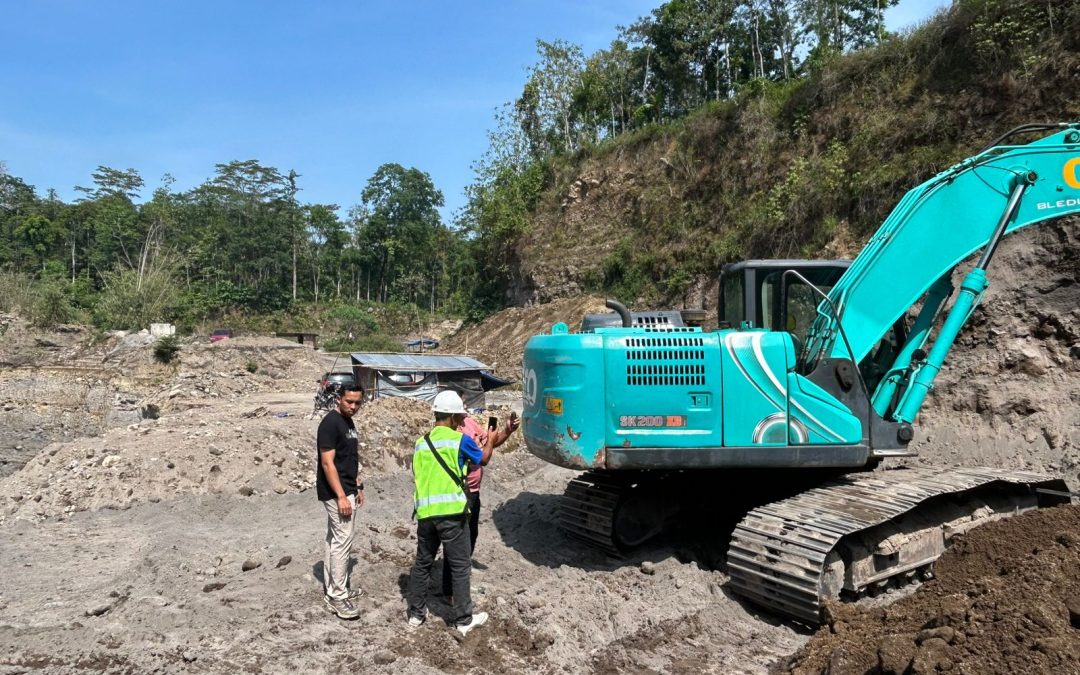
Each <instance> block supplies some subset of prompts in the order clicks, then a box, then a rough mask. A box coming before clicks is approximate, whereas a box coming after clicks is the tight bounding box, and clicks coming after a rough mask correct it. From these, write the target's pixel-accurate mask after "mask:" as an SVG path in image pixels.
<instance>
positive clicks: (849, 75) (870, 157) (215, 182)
mask: <svg viewBox="0 0 1080 675" xmlns="http://www.w3.org/2000/svg"><path fill="white" fill-rule="evenodd" d="M893 4H895V0H876V1H873V2H871V1H868V0H693V1H692V0H671V1H669V2H667V3H663V4H661V5H659V6H658V7H657V9H655V10H654V11H653V12H652V13H651V14H650V15H649V16H646V17H642V18H641V19H639V20H638V21H637V22H635V23H634V24H633V25H631V26H628V27H625V28H618V29H617V28H615V27H612V32H613V34H615V35H617V37H616V38H615V39H614V40H613V41H612V42H611V44H610V46H609V47H608V48H606V49H602V50H599V51H597V52H596V53H594V54H590V55H586V54H584V53H583V51H582V50H581V48H580V47H578V46H576V45H573V44H570V43H568V42H565V41H560V40H555V41H553V42H544V41H539V42H538V43H537V46H538V57H537V62H536V63H535V64H534V65H533V66H532V67H531V68H530V69H529V70H528V72H527V76H526V78H525V82H524V83H523V85H522V90H521V94H520V96H518V97H517V98H516V99H515V100H513V101H511V102H509V103H508V104H507V105H506V106H505V107H503V108H502V109H501V110H500V112H499V114H498V117H497V126H496V128H495V129H493V130H492V132H491V134H490V141H491V143H490V147H489V150H488V151H487V153H486V154H485V155H484V156H483V157H481V158H479V159H478V161H477V163H476V165H475V167H474V168H475V172H476V174H475V180H474V183H473V185H472V186H471V187H470V188H469V191H468V197H469V202H468V204H467V206H466V207H465V208H464V209H463V210H462V211H461V212H460V213H457V214H454V217H453V220H452V222H445V221H444V220H443V219H442V217H441V216H440V213H439V208H440V207H441V206H442V204H443V194H442V192H441V191H440V189H439V188H438V187H437V186H436V185H434V184H433V182H432V180H431V178H430V176H429V175H428V174H426V173H425V172H424V171H423V170H422V169H421V168H415V167H405V166H402V165H400V164H394V163H389V164H384V165H383V166H381V167H380V168H379V169H378V170H377V171H376V172H375V174H374V175H372V176H371V177H370V179H369V180H368V181H367V183H366V185H364V186H358V190H357V192H358V195H359V203H358V204H356V205H354V206H350V205H336V204H311V203H305V202H304V201H303V194H304V193H303V187H304V184H303V176H300V175H298V174H297V173H296V172H295V171H292V170H286V169H280V168H276V167H271V166H266V165H264V164H261V163H260V162H258V161H257V160H232V161H226V162H224V163H222V164H219V165H217V166H216V167H215V169H214V172H213V175H212V176H211V177H210V178H209V179H207V180H206V181H205V182H204V183H203V184H201V185H199V186H197V187H195V188H193V189H190V190H177V189H174V184H173V181H172V180H171V178H169V177H168V176H166V177H165V178H164V179H163V180H162V181H161V182H160V183H159V184H156V185H154V184H148V183H147V180H146V179H145V178H144V177H143V176H141V175H140V174H139V172H138V171H137V170H136V169H117V168H112V167H107V166H101V167H99V168H98V170H97V171H95V172H93V174H92V175H91V176H88V180H87V186H86V187H80V188H78V191H79V194H80V195H81V196H80V197H79V198H78V199H76V200H74V201H72V202H64V201H62V200H60V199H58V198H57V196H56V194H55V192H53V191H46V192H44V194H42V193H41V192H40V191H39V190H37V189H36V188H35V187H34V186H32V185H28V184H27V183H26V182H24V181H23V180H22V179H21V178H19V177H18V176H16V175H12V174H10V173H6V172H4V171H3V164H2V163H0V310H5V309H11V308H13V307H17V308H20V309H21V310H22V311H24V312H26V313H28V314H32V315H33V318H34V319H35V321H37V322H38V323H39V324H42V325H47V324H55V323H60V322H65V321H73V320H84V321H93V322H94V323H95V324H97V325H98V326H99V327H101V328H135V327H144V326H146V325H147V324H148V323H149V322H150V321H155V320H172V321H175V322H177V323H179V324H181V326H182V327H185V328H193V327H195V326H197V325H199V324H200V323H201V322H205V321H208V320H213V319H215V318H216V317H220V316H222V315H226V314H228V315H230V316H234V317H235V316H238V315H247V316H251V315H263V316H265V315H267V314H268V313H276V314H277V315H281V316H289V315H293V316H295V315H297V314H300V315H304V316H307V317H309V318H310V320H312V321H321V320H328V319H332V320H333V321H335V322H336V324H337V327H338V328H339V329H341V328H344V327H345V325H346V324H348V327H349V329H348V330H347V331H345V332H348V333H354V332H357V333H361V334H376V333H378V332H379V331H380V330H382V329H385V328H386V327H385V326H379V325H378V323H377V321H376V319H375V318H373V317H377V316H383V315H384V314H380V312H383V313H384V312H385V308H386V307H387V305H390V306H392V307H393V308H396V309H394V310H393V312H391V314H393V313H394V312H396V313H397V314H398V315H402V316H409V315H412V316H416V315H417V314H418V313H419V312H420V311H424V312H434V313H447V314H457V315H462V316H467V317H469V316H472V317H475V316H479V315H483V314H485V313H488V312H491V311H494V310H496V309H498V308H500V307H503V306H506V305H508V304H510V305H514V304H517V305H520V304H527V303H531V302H536V301H545V300H549V299H553V298H557V297H563V296H568V295H574V294H578V293H581V292H583V291H603V292H610V293H615V294H617V295H619V296H620V297H623V298H624V299H627V300H629V301H631V302H634V303H635V304H639V305H640V304H657V303H661V302H679V301H680V300H681V301H683V302H685V303H688V304H701V301H700V298H701V295H702V289H703V288H704V287H705V286H706V285H707V284H708V283H709V280H710V279H712V278H714V277H715V275H716V273H717V272H718V270H719V268H720V266H721V265H722V264H724V263H726V262H729V261H732V260H736V259H739V258H743V257H747V256H760V257H774V256H793V257H803V256H816V255H835V254H837V253H850V252H851V251H852V250H853V247H854V246H855V245H856V244H857V243H858V242H860V241H862V240H863V239H864V238H865V237H866V236H867V234H868V233H869V232H871V231H872V230H873V229H874V228H875V227H876V225H877V224H878V223H879V222H880V221H881V219H882V218H883V217H884V216H885V214H886V213H887V212H888V210H889V209H890V208H891V206H892V205H893V204H895V202H896V201H897V200H898V199H899V197H900V196H901V195H902V193H903V192H904V191H905V190H906V189H907V188H909V187H912V186H914V185H915V184H917V183H919V182H920V181H921V180H923V179H925V178H926V177H928V176H930V175H932V174H933V173H935V172H937V171H939V170H941V169H943V168H945V167H946V166H948V165H949V164H951V163H952V162H954V161H956V160H958V159H960V158H962V157H964V156H966V155H967V154H969V153H970V152H972V151H973V150H976V149H978V148H979V147H981V145H982V144H984V143H985V142H987V141H989V140H990V139H992V138H994V137H996V136H997V135H999V134H1000V133H1002V132H1003V131H1005V130H1007V129H1008V128H1009V127H1011V126H1013V125H1015V124H1019V123H1023V122H1028V121H1059V120H1066V119H1080V102H1078V101H1080V99H1077V97H1076V95H1075V91H1074V90H1075V85H1076V82H1077V81H1078V76H1080V54H1078V45H1080V38H1078V35H1080V0H1055V1H1047V2H1023V1H1021V0H956V2H955V3H954V5H953V7H952V8H951V10H949V11H948V12H947V13H945V14H942V15H940V16H938V17H936V18H934V19H933V20H931V21H930V22H928V23H927V24H925V25H923V26H922V27H920V28H918V29H917V30H915V31H914V32H912V33H911V34H909V35H892V34H889V33H887V32H886V31H885V30H884V27H883V21H882V16H883V14H882V12H883V11H884V9H885V8H886V7H888V6H891V5H893ZM0 159H2V156H0ZM376 304H377V306H378V312H367V311H360V310H366V309H374V308H375V305H376ZM323 310H326V311H323ZM305 313H306V314H305ZM281 321H286V319H281Z"/></svg>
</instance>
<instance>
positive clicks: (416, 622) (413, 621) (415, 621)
mask: <svg viewBox="0 0 1080 675" xmlns="http://www.w3.org/2000/svg"><path fill="white" fill-rule="evenodd" d="M423 625H424V620H423V619H421V618H420V617H418V616H410V617H409V622H408V626H409V630H416V629H417V628H419V627H420V626H423Z"/></svg>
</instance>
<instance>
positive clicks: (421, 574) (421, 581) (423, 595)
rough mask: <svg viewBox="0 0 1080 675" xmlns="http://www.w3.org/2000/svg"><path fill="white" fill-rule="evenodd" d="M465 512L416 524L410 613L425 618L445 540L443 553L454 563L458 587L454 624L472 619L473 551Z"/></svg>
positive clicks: (456, 590) (455, 591)
mask: <svg viewBox="0 0 1080 675" xmlns="http://www.w3.org/2000/svg"><path fill="white" fill-rule="evenodd" d="M466 527H467V523H466V521H465V518H464V516H460V517H457V518H429V519H427V520H421V521H420V522H419V523H417V525H416V563H415V564H414V565H413V568H412V574H411V575H409V594H408V595H409V597H408V600H409V616H415V617H419V618H424V614H425V611H426V610H427V592H428V585H429V584H430V583H431V568H432V567H433V566H434V565H435V554H436V553H438V551H439V545H440V544H442V549H443V556H444V557H445V558H446V561H447V563H448V564H449V566H450V575H451V580H452V586H453V590H454V607H453V610H452V612H453V615H452V616H451V617H450V620H451V622H453V623H454V624H463V623H469V622H470V621H471V620H472V609H473V608H472V597H471V595H470V591H469V575H470V573H471V572H472V560H471V557H472V551H470V550H469V536H468V532H467V531H466Z"/></svg>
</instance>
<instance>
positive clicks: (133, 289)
mask: <svg viewBox="0 0 1080 675" xmlns="http://www.w3.org/2000/svg"><path fill="white" fill-rule="evenodd" d="M102 279H103V281H104V283H105V288H104V289H102V291H101V296H100V298H99V300H98V303H97V306H96V307H95V309H94V322H95V323H96V324H97V326H98V327H99V328H121V329H127V330H139V329H142V328H147V327H149V325H150V324H151V323H152V322H154V321H161V320H163V319H165V318H166V317H167V316H170V315H171V314H172V312H173V309H174V305H175V304H176V299H177V291H176V289H177V286H176V284H175V283H174V282H173V276H172V269H171V268H170V267H169V266H168V264H161V263H159V264H157V265H155V266H153V267H151V268H150V269H149V270H148V271H147V272H146V273H144V274H143V275H141V276H140V275H139V273H138V272H137V271H135V270H130V269H123V268H119V267H118V268H117V269H115V270H113V271H112V272H108V273H106V274H105V275H103V277H102Z"/></svg>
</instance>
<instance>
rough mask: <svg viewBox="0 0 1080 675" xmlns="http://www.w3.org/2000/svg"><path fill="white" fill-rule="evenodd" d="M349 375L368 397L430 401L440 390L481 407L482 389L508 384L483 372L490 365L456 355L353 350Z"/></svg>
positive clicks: (466, 402) (469, 405) (482, 402)
mask: <svg viewBox="0 0 1080 675" xmlns="http://www.w3.org/2000/svg"><path fill="white" fill-rule="evenodd" d="M352 368H353V375H355V376H356V381H357V382H358V383H359V384H360V386H362V387H363V388H364V389H365V391H368V392H370V395H371V396H372V398H380V397H383V396H403V397H406V398H415V399H420V400H423V401H431V400H432V399H434V398H435V395H436V394H438V393H439V392H440V391H444V390H447V389H449V390H451V391H456V392H457V393H458V394H460V395H461V399H462V400H463V401H465V406H466V407H469V408H482V407H484V392H487V391H489V390H491V389H496V388H498V387H502V386H504V385H507V384H510V382H509V381H507V380H503V379H502V378H499V377H495V376H494V375H492V374H491V373H489V372H487V371H488V370H490V367H489V366H487V365H485V364H483V363H481V362H479V361H477V360H476V359H474V358H472V357H469V356H460V355H457V354H384V353H380V352H354V353H353V354H352Z"/></svg>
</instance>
